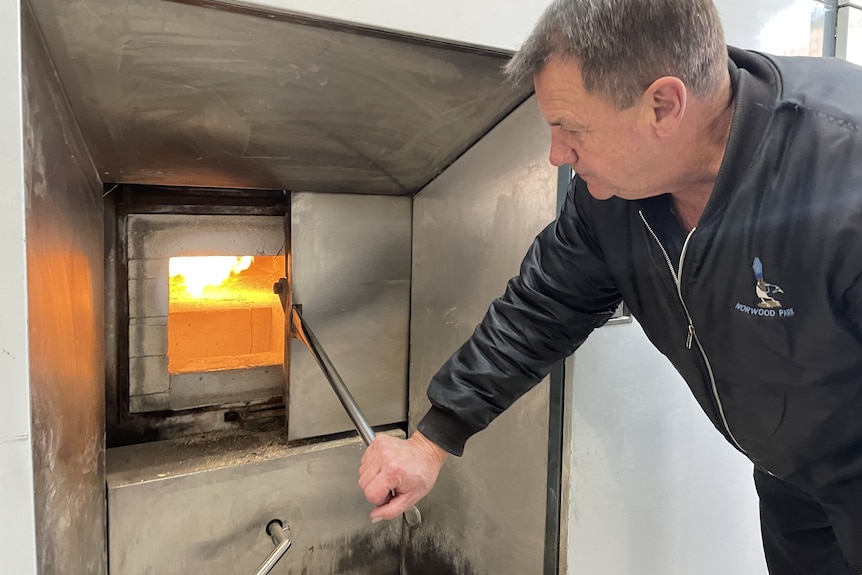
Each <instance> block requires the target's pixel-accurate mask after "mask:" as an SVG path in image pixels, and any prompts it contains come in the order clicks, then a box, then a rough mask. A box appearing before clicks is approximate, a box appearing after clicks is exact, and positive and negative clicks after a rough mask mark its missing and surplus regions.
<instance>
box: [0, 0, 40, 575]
mask: <svg viewBox="0 0 862 575" xmlns="http://www.w3.org/2000/svg"><path fill="white" fill-rule="evenodd" d="M20 48H21V6H20V2H3V3H0V109H2V110H3V114H2V115H0V174H2V176H3V190H2V191H0V256H2V261H3V279H2V280H0V373H2V374H3V375H2V380H3V401H2V402H0V517H10V518H14V521H11V520H10V521H3V522H0V556H2V557H3V558H4V560H3V568H4V570H5V571H8V572H10V573H20V574H22V575H29V574H32V573H35V572H36V528H35V518H34V509H33V462H32V449H31V434H30V381H29V365H28V360H29V357H28V350H27V250H26V245H25V241H24V238H25V232H24V205H25V199H26V198H25V190H24V138H23V134H24V126H23V118H22V94H21V52H20Z"/></svg>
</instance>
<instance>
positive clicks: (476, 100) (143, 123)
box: [31, 0, 528, 194]
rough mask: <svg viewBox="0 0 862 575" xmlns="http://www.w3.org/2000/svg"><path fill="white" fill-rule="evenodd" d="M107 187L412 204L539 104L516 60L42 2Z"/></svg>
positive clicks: (316, 28) (161, 10)
mask: <svg viewBox="0 0 862 575" xmlns="http://www.w3.org/2000/svg"><path fill="white" fill-rule="evenodd" d="M31 3H32V5H33V9H34V11H35V13H36V16H37V19H38V21H39V25H40V27H41V29H42V31H43V34H44V36H45V40H46V43H47V45H48V48H49V51H50V53H51V55H52V58H53V59H54V62H55V64H56V66H57V70H58V73H59V75H60V79H61V81H62V83H63V85H64V87H65V89H66V92H67V94H68V97H69V100H70V103H71V105H72V108H73V111H74V113H75V116H76V117H77V119H78V122H79V124H80V125H81V129H82V131H83V133H84V137H85V139H86V141H87V144H88V146H89V148H90V152H91V154H92V156H93V159H94V161H95V164H96V167H97V168H98V169H99V172H100V174H101V177H102V179H103V181H105V182H116V183H139V184H157V185H176V186H207V187H241V188H245V187H250V188H285V189H289V190H297V191H316V192H348V193H376V194H412V193H415V192H417V191H419V190H420V189H421V188H422V186H424V185H425V184H426V183H427V182H429V181H430V180H431V179H433V178H434V176H435V175H437V174H438V173H439V172H440V171H442V169H444V168H445V167H446V166H448V165H449V164H450V163H451V162H452V161H453V160H454V159H455V158H456V157H458V156H459V155H460V154H461V153H462V152H463V151H464V150H465V149H466V148H467V147H469V146H470V145H471V144H472V143H473V142H475V141H476V140H477V139H478V138H479V137H481V136H482V135H483V134H484V133H485V132H487V130H488V129H490V128H491V127H492V126H493V125H494V124H496V123H497V121H499V119H501V118H502V117H503V116H505V115H506V114H507V113H508V112H509V111H510V110H511V109H513V108H514V107H515V106H516V105H517V104H518V103H520V102H521V101H523V100H524V98H525V97H526V96H527V95H528V89H527V88H522V89H513V88H510V87H507V86H504V85H503V79H502V77H501V75H500V72H499V70H500V66H501V65H502V63H504V62H505V56H504V55H501V54H496V53H492V52H486V51H480V50H477V49H467V48H460V47H453V46H447V45H445V44H442V43H431V42H423V41H417V40H415V39H409V38H403V37H399V36H397V35H392V34H385V33H379V32H373V31H364V30H359V29H356V28H350V27H346V26H341V25H334V24H331V23H317V22H313V21H309V20H307V19H302V18H298V17H292V16H288V15H279V14H273V13H265V12H261V11H251V10H246V9H242V10H240V9H237V8H231V7H229V6H226V5H223V4H222V5H219V4H216V3H212V2H209V3H208V4H209V5H208V6H200V5H195V3H194V2H172V1H165V0H31Z"/></svg>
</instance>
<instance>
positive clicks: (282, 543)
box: [254, 520, 291, 575]
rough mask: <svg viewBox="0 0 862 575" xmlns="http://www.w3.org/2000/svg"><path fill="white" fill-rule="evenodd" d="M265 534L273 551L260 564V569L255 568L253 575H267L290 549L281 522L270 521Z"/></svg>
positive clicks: (289, 542)
mask: <svg viewBox="0 0 862 575" xmlns="http://www.w3.org/2000/svg"><path fill="white" fill-rule="evenodd" d="M266 533H267V534H268V535H269V536H270V537H272V542H273V543H274V544H275V549H273V550H272V553H270V554H269V556H268V557H267V558H266V559H264V560H263V563H261V564H260V567H258V568H257V571H255V572H254V575H267V574H268V573H269V572H270V571H272V568H273V567H275V564H276V563H278V561H279V559H281V558H282V556H283V555H284V554H285V553H287V550H288V549H290V546H291V541H290V539H288V538H287V534H286V533H285V532H284V528H283V527H282V524H281V521H277V520H276V521H270V522H269V525H267V526H266Z"/></svg>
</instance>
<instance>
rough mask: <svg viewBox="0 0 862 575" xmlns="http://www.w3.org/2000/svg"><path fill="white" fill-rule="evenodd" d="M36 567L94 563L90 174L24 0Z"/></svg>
mask: <svg viewBox="0 0 862 575" xmlns="http://www.w3.org/2000/svg"><path fill="white" fill-rule="evenodd" d="M22 42H23V46H22V52H23V83H24V86H23V89H24V150H25V183H26V188H27V192H26V194H27V195H26V197H27V212H26V230H27V283H28V315H29V346H30V386H31V410H32V418H33V419H32V433H33V468H34V472H35V473H34V489H35V507H36V525H37V531H36V536H37V555H38V565H39V572H40V573H58V572H63V573H87V574H95V575H98V574H100V573H105V572H106V558H105V548H106V547H105V470H104V437H105V423H104V420H105V415H104V405H105V396H104V384H103V381H104V377H105V371H104V370H105V356H104V345H105V344H104V335H103V309H104V301H103V300H104V288H103V263H102V258H103V241H102V197H101V182H100V181H99V178H98V177H97V175H96V172H95V169H94V167H93V164H92V162H91V160H90V157H89V154H88V152H87V149H86V147H85V146H84V142H83V139H82V138H81V135H80V133H79V131H78V128H77V126H76V125H75V120H74V118H73V116H72V113H71V111H70V109H69V108H68V105H67V102H66V100H65V96H64V94H63V90H62V87H61V86H60V84H59V83H58V82H57V78H56V76H55V73H54V69H53V67H52V64H51V61H50V59H49V58H48V55H47V53H46V51H45V48H44V46H43V44H42V40H41V38H40V36H39V31H38V30H37V28H36V24H35V20H34V18H33V16H32V13H31V12H30V9H29V7H28V5H27V4H26V3H25V5H24V13H23V20H22Z"/></svg>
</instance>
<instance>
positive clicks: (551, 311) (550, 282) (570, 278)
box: [418, 178, 620, 455]
mask: <svg viewBox="0 0 862 575" xmlns="http://www.w3.org/2000/svg"><path fill="white" fill-rule="evenodd" d="M587 197H588V192H587V191H586V186H585V184H584V183H583V182H582V181H581V180H579V179H578V178H575V180H573V183H572V185H570V187H569V191H568V194H567V196H566V201H565V203H564V205H563V209H562V211H561V214H560V216H559V218H558V219H557V220H556V221H555V222H553V223H551V224H550V225H549V226H548V227H547V228H545V229H544V230H543V231H542V232H541V233H540V234H539V235H538V237H536V239H535V241H534V242H533V244H532V246H531V247H530V249H529V251H528V252H527V255H526V257H525V258H524V260H523V262H522V263H521V268H520V273H519V275H518V276H516V277H515V278H513V279H511V280H510V281H509V283H508V286H507V288H506V291H505V293H504V295H503V296H502V297H500V298H498V299H497V300H495V301H494V302H493V303H492V304H491V306H490V308H489V309H488V311H487V312H486V314H485V317H484V318H483V319H482V321H481V323H480V324H479V326H478V327H477V328H476V330H475V331H474V333H473V335H472V336H471V337H470V339H468V340H467V341H466V342H465V343H464V344H463V345H462V346H461V347H460V348H459V349H458V350H457V351H456V352H455V354H454V355H453V356H452V357H451V358H449V360H448V361H447V362H446V363H445V364H444V365H443V367H442V368H441V369H440V370H439V371H438V372H437V374H436V375H435V376H434V377H433V378H432V380H431V384H430V387H429V389H428V398H429V399H430V400H431V405H432V406H431V409H430V410H429V411H428V413H427V414H426V415H425V416H424V417H423V418H422V420H421V421H420V422H419V425H418V429H419V431H421V432H422V434H423V435H425V436H426V437H428V438H429V439H430V440H431V441H433V442H434V443H436V444H437V445H439V446H440V447H442V448H443V449H445V450H446V451H448V452H450V453H452V454H454V455H461V454H462V453H463V451H464V444H465V443H466V441H467V439H469V438H470V437H471V436H472V435H474V434H475V433H477V432H479V431H481V430H483V429H484V428H485V427H487V426H488V425H489V424H490V423H491V421H493V420H494V418H495V417H497V416H498V415H499V414H500V413H502V412H503V411H504V410H506V409H507V408H508V407H509V406H510V405H512V403H514V402H515V400H517V399H518V398H519V397H521V396H522V395H523V394H525V393H526V392H527V391H529V390H530V389H532V388H533V387H534V386H535V385H536V384H537V383H539V382H540V381H541V380H542V379H543V378H544V377H545V376H546V375H547V374H548V372H549V371H550V369H551V366H552V365H554V364H555V363H556V362H557V361H560V360H562V359H564V358H566V357H568V356H569V355H571V354H572V353H573V352H574V351H575V350H576V349H577V348H578V347H579V346H580V345H581V344H582V343H583V342H584V340H585V339H586V338H587V336H588V335H589V334H590V332H592V330H593V329H595V328H596V327H599V326H601V325H602V324H604V323H605V322H606V321H607V320H608V319H609V318H610V317H611V316H612V315H613V313H614V310H615V309H616V307H617V306H618V305H619V302H620V295H619V291H618V290H617V288H616V286H615V284H614V282H613V279H612V278H611V274H610V272H609V270H608V266H607V264H606V263H605V261H604V259H603V257H602V254H601V251H600V249H599V247H598V243H597V241H596V236H595V233H594V232H593V230H592V228H591V226H590V224H589V222H588V219H589V218H587V217H585V213H586V212H587V211H588V206H587Z"/></svg>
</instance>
